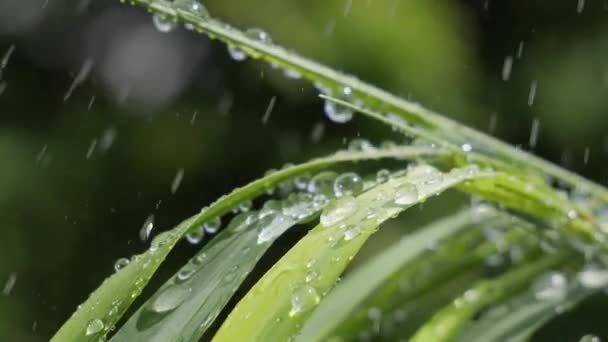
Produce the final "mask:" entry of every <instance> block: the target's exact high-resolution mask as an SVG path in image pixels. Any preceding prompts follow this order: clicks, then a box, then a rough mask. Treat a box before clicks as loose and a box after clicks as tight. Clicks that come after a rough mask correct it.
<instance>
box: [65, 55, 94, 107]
mask: <svg viewBox="0 0 608 342" xmlns="http://www.w3.org/2000/svg"><path fill="white" fill-rule="evenodd" d="M93 64H94V63H93V60H92V59H91V58H88V59H87V60H85V61H84V63H83V64H82V67H81V68H80V71H78V74H77V75H76V77H75V78H74V81H72V84H71V85H70V88H69V89H68V91H67V92H66V93H65V95H64V96H63V101H67V99H69V98H70V97H71V96H72V93H73V92H74V90H75V89H76V88H77V87H78V86H79V85H80V84H82V83H83V82H84V81H85V80H86V79H87V77H89V74H90V73H91V70H93Z"/></svg>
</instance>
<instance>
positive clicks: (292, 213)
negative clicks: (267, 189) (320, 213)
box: [282, 194, 318, 221]
mask: <svg viewBox="0 0 608 342" xmlns="http://www.w3.org/2000/svg"><path fill="white" fill-rule="evenodd" d="M317 210H318V208H317V207H316V206H315V203H314V197H313V195H311V194H291V195H289V197H288V198H287V199H286V200H284V201H283V203H282V213H283V215H285V216H287V217H291V218H292V219H294V220H295V221H301V220H304V219H306V218H308V217H311V216H312V215H314V214H315V213H316V212H317Z"/></svg>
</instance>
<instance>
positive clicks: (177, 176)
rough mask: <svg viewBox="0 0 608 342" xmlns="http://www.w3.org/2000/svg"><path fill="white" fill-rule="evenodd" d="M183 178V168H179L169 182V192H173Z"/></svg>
mask: <svg viewBox="0 0 608 342" xmlns="http://www.w3.org/2000/svg"><path fill="white" fill-rule="evenodd" d="M183 179H184V169H179V170H178V171H177V173H176V174H175V177H174V178H173V181H172V182H171V193H172V194H175V193H176V192H177V190H178V189H179V187H180V186H181V185H182V180H183Z"/></svg>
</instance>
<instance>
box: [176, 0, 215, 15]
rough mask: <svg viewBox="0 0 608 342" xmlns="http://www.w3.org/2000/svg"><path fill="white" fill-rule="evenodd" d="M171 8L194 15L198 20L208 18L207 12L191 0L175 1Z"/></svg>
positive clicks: (203, 7) (199, 4)
mask: <svg viewBox="0 0 608 342" xmlns="http://www.w3.org/2000/svg"><path fill="white" fill-rule="evenodd" d="M173 8H175V9H176V10H183V11H186V12H188V13H191V14H194V15H196V16H197V17H199V18H204V19H207V18H209V12H208V11H207V9H206V8H205V6H203V5H202V4H201V3H199V2H198V1H193V0H175V1H173Z"/></svg>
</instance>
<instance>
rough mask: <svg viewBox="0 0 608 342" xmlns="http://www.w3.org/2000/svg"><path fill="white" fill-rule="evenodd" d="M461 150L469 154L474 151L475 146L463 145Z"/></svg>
mask: <svg viewBox="0 0 608 342" xmlns="http://www.w3.org/2000/svg"><path fill="white" fill-rule="evenodd" d="M461 149H462V152H464V153H469V152H471V151H473V145H471V144H468V143H467V144H462V146H461Z"/></svg>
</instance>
